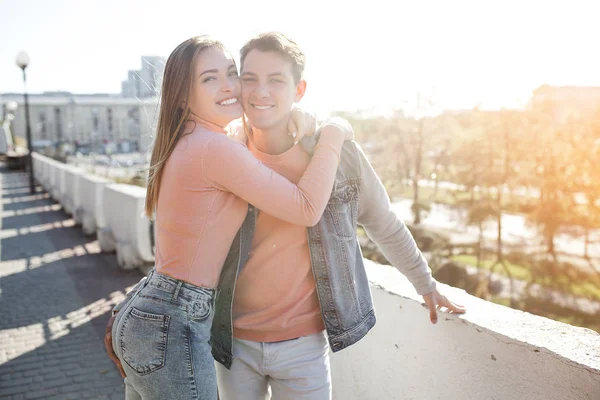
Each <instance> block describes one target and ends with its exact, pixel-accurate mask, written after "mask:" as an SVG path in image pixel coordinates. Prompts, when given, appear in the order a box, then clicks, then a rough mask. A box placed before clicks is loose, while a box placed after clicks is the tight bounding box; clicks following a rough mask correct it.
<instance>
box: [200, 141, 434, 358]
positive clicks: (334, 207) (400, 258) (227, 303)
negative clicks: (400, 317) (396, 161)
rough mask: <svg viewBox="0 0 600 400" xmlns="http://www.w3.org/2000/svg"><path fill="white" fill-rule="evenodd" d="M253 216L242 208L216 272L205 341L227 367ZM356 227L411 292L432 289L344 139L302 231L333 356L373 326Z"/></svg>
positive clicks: (402, 228)
mask: <svg viewBox="0 0 600 400" xmlns="http://www.w3.org/2000/svg"><path fill="white" fill-rule="evenodd" d="M317 139H318V138H317V137H311V138H306V139H305V140H304V141H303V143H302V144H303V146H304V148H305V150H306V151H308V152H309V153H312V149H313V148H314V142H315V141H316V140H317ZM256 216H257V210H256V208H255V207H253V206H252V205H250V206H249V207H248V214H247V216H246V219H245V221H244V223H243V224H242V227H241V229H240V230H239V232H238V234H237V236H236V237H235V240H234V242H233V244H232V246H231V250H230V252H229V255H228V257H227V260H226V261H225V265H224V267H223V270H222V272H221V278H220V283H219V292H218V294H217V300H216V307H215V318H214V321H213V325H212V335H211V344H212V352H213V356H214V358H215V360H217V361H218V362H220V363H221V364H223V365H224V366H225V367H227V368H230V367H231V364H232V362H233V354H232V343H233V321H232V305H233V301H234V293H235V284H236V279H237V276H238V275H239V272H240V271H241V269H242V268H243V267H244V265H245V263H246V261H247V260H248V256H249V254H250V250H251V246H252V237H253V233H254V227H255V224H256ZM358 224H360V225H362V226H363V227H364V228H365V231H366V232H367V234H368V235H369V237H370V238H371V239H373V240H374V241H375V243H377V244H378V246H379V247H380V248H381V250H382V252H383V254H384V255H385V256H386V258H387V259H388V260H389V261H390V262H391V263H392V264H393V265H394V266H395V267H397V268H398V269H399V270H400V271H401V272H402V273H404V274H405V275H406V276H407V277H408V279H409V280H410V281H411V283H412V284H413V285H414V286H415V288H416V289H417V292H418V293H419V294H427V293H431V292H432V291H433V290H434V288H435V281H434V280H433V278H432V276H431V270H430V269H429V266H428V265H427V261H425V259H424V257H423V255H422V254H421V252H420V251H419V249H418V248H417V245H416V243H415V241H414V239H413V237H412V235H411V234H410V231H409V230H408V229H407V228H406V225H405V224H404V223H403V222H402V221H401V220H400V219H399V218H398V216H397V215H396V214H395V213H394V212H393V210H392V208H391V204H390V201H389V197H388V195H387V193H386V191H385V188H384V187H383V185H382V183H381V181H380V180H379V178H378V176H377V174H376V173H375V171H374V170H373V168H372V166H371V164H370V163H369V161H368V160H367V157H366V156H365V154H364V152H363V151H362V149H361V148H360V146H359V145H358V143H356V142H347V143H346V144H344V146H343V148H342V152H341V160H340V166H339V168H338V171H337V175H336V179H335V184H334V187H333V191H332V194H331V198H330V199H329V203H328V204H327V207H326V208H325V212H324V213H323V216H322V217H321V220H320V221H319V222H318V223H317V225H315V226H313V227H310V228H307V232H308V242H309V250H310V259H311V265H312V271H313V274H314V277H315V283H316V286H317V294H318V297H319V303H320V306H321V313H322V316H323V321H324V324H325V329H326V330H327V336H328V338H329V345H330V347H331V349H332V351H334V352H336V351H339V350H342V349H344V348H346V347H348V346H350V345H352V344H354V343H356V342H358V341H359V340H360V339H361V338H362V337H363V336H365V335H366V333H367V332H368V331H369V330H370V329H371V328H372V327H373V326H374V325H375V310H374V307H373V300H372V298H371V290H370V287H369V281H368V279H367V274H366V271H365V267H364V263H363V257H362V252H361V249H360V245H359V243H358V240H357V237H356V228H357V225H358Z"/></svg>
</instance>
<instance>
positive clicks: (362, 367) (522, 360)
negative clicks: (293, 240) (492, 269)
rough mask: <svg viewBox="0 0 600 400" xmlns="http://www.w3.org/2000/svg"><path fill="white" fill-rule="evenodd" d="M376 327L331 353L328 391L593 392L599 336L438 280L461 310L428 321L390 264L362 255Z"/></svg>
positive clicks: (599, 376)
mask: <svg viewBox="0 0 600 400" xmlns="http://www.w3.org/2000/svg"><path fill="white" fill-rule="evenodd" d="M365 261H366V263H367V272H368V276H369V280H370V281H371V283H372V292H373V297H374V300H375V307H376V314H377V321H378V322H377V325H376V326H375V328H374V329H373V330H372V331H371V332H370V333H369V334H368V335H367V336H366V337H365V338H364V339H363V340H362V341H360V342H359V343H357V344H356V345H354V346H351V347H349V348H348V349H346V350H343V351H341V352H339V353H335V354H333V356H332V374H333V387H334V398H335V399H457V400H459V399H460V400H462V399H556V400H559V399H560V400H564V399H573V400H575V399H589V400H592V399H600V335H598V334H597V333H596V332H594V331H591V330H589V329H584V328H577V327H573V326H571V325H567V324H563V323H560V322H556V321H553V320H550V319H547V318H543V317H538V316H534V315H531V314H528V313H525V312H521V311H517V310H513V309H511V308H508V307H503V306H500V305H496V304H493V303H490V302H486V301H484V300H481V299H479V298H476V297H473V296H470V295H468V294H467V293H465V292H464V291H462V290H459V289H456V288H451V287H448V286H446V285H440V291H441V292H443V293H444V294H447V295H448V296H449V297H450V298H451V300H453V301H455V302H456V303H459V304H463V305H465V306H466V307H467V308H468V312H467V314H465V315H463V316H455V315H450V314H442V315H441V317H440V318H439V321H438V323H437V324H436V325H432V324H431V323H430V322H429V319H428V311H427V310H426V309H425V308H424V306H423V304H422V298H421V297H420V296H418V295H417V294H416V292H415V291H414V288H413V287H412V285H410V283H409V282H408V281H407V280H406V278H405V277H404V276H403V275H402V274H400V273H399V272H398V271H397V270H395V269H394V268H392V267H390V266H382V265H378V264H375V263H373V262H370V261H367V260H365Z"/></svg>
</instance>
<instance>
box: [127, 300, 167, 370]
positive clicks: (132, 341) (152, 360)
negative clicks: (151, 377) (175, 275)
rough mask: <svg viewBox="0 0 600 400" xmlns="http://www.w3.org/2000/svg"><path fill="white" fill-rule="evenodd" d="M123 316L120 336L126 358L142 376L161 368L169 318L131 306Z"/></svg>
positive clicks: (132, 367) (163, 361)
mask: <svg viewBox="0 0 600 400" xmlns="http://www.w3.org/2000/svg"><path fill="white" fill-rule="evenodd" d="M124 318H125V319H124V321H123V325H122V327H121V332H120V335H119V338H120V346H121V357H122V359H123V361H124V362H126V363H127V365H129V367H131V369H133V370H134V371H136V372H137V373H138V374H140V375H146V374H149V373H151V372H154V371H156V370H158V369H160V368H162V367H163V366H164V365H165V355H166V351H167V338H168V333H169V321H170V317H169V316H168V315H159V314H151V313H148V312H144V311H140V310H138V309H137V308H135V307H131V308H130V310H129V312H128V313H127V315H125V316H124Z"/></svg>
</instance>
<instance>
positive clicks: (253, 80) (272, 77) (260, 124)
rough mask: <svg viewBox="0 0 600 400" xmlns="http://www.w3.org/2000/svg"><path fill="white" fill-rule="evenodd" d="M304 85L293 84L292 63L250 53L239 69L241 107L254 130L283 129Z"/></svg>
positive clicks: (276, 55)
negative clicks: (240, 71)
mask: <svg viewBox="0 0 600 400" xmlns="http://www.w3.org/2000/svg"><path fill="white" fill-rule="evenodd" d="M305 89H306V82H305V81H304V80H300V82H298V83H296V82H295V80H294V74H293V72H292V63H291V62H290V61H289V60H288V59H287V58H286V57H285V56H284V55H282V54H279V53H277V52H274V51H260V50H256V49H254V50H251V51H250V52H249V53H248V54H247V56H246V58H245V60H244V64H243V65H242V106H243V107H244V111H245V112H246V115H247V116H248V119H249V120H250V123H251V124H252V126H255V127H256V128H258V129H278V128H282V129H283V128H284V127H287V122H288V119H289V116H290V112H291V110H292V105H293V104H294V102H297V101H300V99H301V98H302V96H304V91H305Z"/></svg>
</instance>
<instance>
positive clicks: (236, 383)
mask: <svg viewBox="0 0 600 400" xmlns="http://www.w3.org/2000/svg"><path fill="white" fill-rule="evenodd" d="M304 64H305V57H304V54H303V53H302V52H301V51H300V49H299V47H298V46H297V45H296V43H294V42H293V41H291V40H289V39H288V38H286V37H285V36H284V35H282V34H280V33H266V34H262V35H259V36H258V37H256V38H254V39H252V40H250V41H249V42H248V43H246V45H244V47H243V48H242V50H241V80H242V105H243V106H244V110H245V112H246V115H247V117H248V119H249V122H250V124H251V126H252V127H253V128H252V132H251V133H250V134H249V140H248V147H249V149H250V150H251V151H252V153H253V154H254V155H255V157H257V158H258V159H259V160H261V161H262V162H263V163H264V164H266V165H267V166H269V167H271V168H272V169H274V170H275V171H277V172H278V173H280V174H282V175H283V176H285V177H286V178H288V179H289V180H290V181H292V182H297V181H298V179H299V178H300V177H301V175H302V173H303V172H304V169H305V168H306V166H307V165H308V161H309V159H310V154H311V151H312V149H313V147H314V143H315V142H316V138H314V137H310V138H306V139H304V140H303V142H302V145H303V146H298V145H296V146H294V142H293V139H292V138H291V137H290V136H289V135H288V134H287V122H288V120H289V116H290V112H291V110H292V106H293V105H294V103H296V102H299V101H300V100H301V99H302V97H303V96H304V93H305V91H306V81H304V79H303V78H302V74H303V71H304ZM357 224H360V225H362V226H363V227H364V228H365V230H366V231H367V233H368V235H369V236H370V237H371V238H372V239H373V240H374V241H375V242H376V243H377V244H378V245H379V247H380V248H381V249H382V251H383V253H384V254H385V256H386V257H387V259H388V260H389V261H390V262H391V263H392V264H393V265H394V266H395V267H397V268H398V269H399V270H400V271H401V272H402V273H404V274H405V275H406V276H407V277H408V278H409V280H410V281H411V283H412V284H413V285H414V286H415V288H416V289H417V292H418V293H419V294H421V295H423V297H424V299H425V302H426V303H427V305H428V307H429V310H430V319H431V322H432V323H436V322H437V306H438V305H439V306H443V307H446V308H448V309H449V310H451V311H453V312H464V309H463V308H462V307H460V306H456V305H455V304H452V303H451V302H450V301H449V300H448V299H447V298H446V297H444V296H441V295H440V294H439V293H438V292H437V290H436V288H435V281H434V280H433V279H432V277H431V271H430V269H429V267H428V265H427V262H426V261H425V259H424V258H423V256H422V254H421V252H420V251H419V250H418V248H417V247H416V244H415V242H414V240H413V238H412V236H411V234H410V232H409V231H408V229H407V228H406V226H405V225H404V223H403V222H402V221H401V220H400V219H398V217H397V216H396V214H395V213H394V212H393V211H392V210H391V207H390V203H389V199H388V196H387V194H386V192H385V189H384V187H383V185H382V184H381V182H380V180H379V178H378V177H377V175H376V174H375V172H374V170H373V169H372V167H371V165H370V164H369V162H368V161H367V159H366V157H365V155H364V153H363V152H362V149H361V148H360V146H359V145H358V144H357V143H355V142H349V143H347V144H346V145H344V148H343V150H342V154H341V162H340V167H339V169H338V173H337V177H336V183H335V185H334V189H333V192H332V196H331V199H330V201H329V204H328V206H327V208H326V210H325V213H324V214H323V217H322V218H321V220H320V221H319V223H318V224H317V225H316V226H314V227H312V228H308V229H307V228H305V227H301V226H296V225H293V224H289V223H286V222H283V221H280V220H277V219H275V218H273V217H271V216H270V215H268V214H266V213H263V212H260V211H258V210H256V209H255V208H254V207H253V206H252V205H249V207H248V214H247V217H246V220H245V221H244V224H243V225H242V227H241V229H240V231H239V232H238V235H237V236H236V238H235V240H234V243H233V245H232V247H231V250H230V253H229V255H228V257H227V260H226V261H225V266H224V268H223V272H222V274H221V279H220V284H219V295H218V297H217V303H216V305H215V318H214V321H213V327H212V338H211V343H212V346H213V355H214V357H215V360H216V361H218V364H217V374H218V378H219V394H220V398H221V399H224V400H229V399H264V398H266V397H267V393H268V390H269V387H270V388H271V391H272V394H273V398H276V399H330V398H331V374H330V370H329V349H330V348H331V350H332V351H333V352H336V351H339V350H342V349H344V348H346V347H348V346H350V345H352V344H353V343H356V342H357V341H359V340H360V339H361V338H362V337H363V336H364V335H365V334H366V333H367V332H368V331H369V330H370V329H371V328H372V327H373V326H374V324H375V313H374V308H373V303H372V300H371V293H370V288H369V282H368V280H367V277H366V272H365V269H364V265H363V259H362V255H361V252H360V247H359V244H358V241H357V238H356V228H357ZM234 298H235V301H233V299H234ZM118 308H119V306H117V307H116V309H118ZM325 333H326V335H325ZM108 347H109V346H107V348H108ZM108 350H109V354H110V350H111V349H108Z"/></svg>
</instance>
